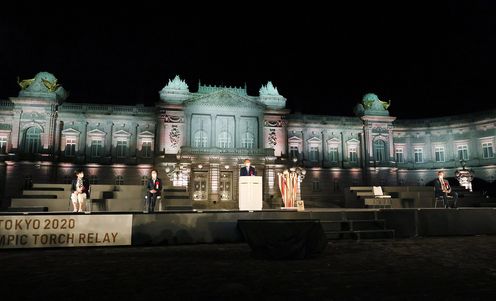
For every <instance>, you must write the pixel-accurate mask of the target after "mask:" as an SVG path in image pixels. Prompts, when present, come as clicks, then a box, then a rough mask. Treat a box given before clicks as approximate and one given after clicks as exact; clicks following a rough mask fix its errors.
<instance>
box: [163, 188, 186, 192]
mask: <svg viewBox="0 0 496 301" xmlns="http://www.w3.org/2000/svg"><path fill="white" fill-rule="evenodd" d="M164 191H165V192H188V190H187V189H186V188H164Z"/></svg>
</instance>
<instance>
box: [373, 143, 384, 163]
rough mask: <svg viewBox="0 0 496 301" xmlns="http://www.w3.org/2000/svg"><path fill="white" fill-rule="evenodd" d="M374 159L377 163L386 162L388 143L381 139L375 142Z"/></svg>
mask: <svg viewBox="0 0 496 301" xmlns="http://www.w3.org/2000/svg"><path fill="white" fill-rule="evenodd" d="M374 159H375V160H376V161H377V162H384V161H386V143H385V142H384V141H382V140H380V139H377V140H375V141H374Z"/></svg>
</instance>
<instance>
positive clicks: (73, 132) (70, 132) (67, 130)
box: [62, 128, 81, 136]
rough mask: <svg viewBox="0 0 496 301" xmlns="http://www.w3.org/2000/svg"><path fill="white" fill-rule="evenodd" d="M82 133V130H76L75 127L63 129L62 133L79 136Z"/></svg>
mask: <svg viewBox="0 0 496 301" xmlns="http://www.w3.org/2000/svg"><path fill="white" fill-rule="evenodd" d="M80 134H81V132H80V131H78V130H75V129H73V128H68V129H65V130H63V131H62V135H64V136H79V135H80Z"/></svg>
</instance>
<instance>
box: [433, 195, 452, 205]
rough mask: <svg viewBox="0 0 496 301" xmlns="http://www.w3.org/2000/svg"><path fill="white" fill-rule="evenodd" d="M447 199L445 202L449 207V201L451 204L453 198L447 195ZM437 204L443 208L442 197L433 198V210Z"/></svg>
mask: <svg viewBox="0 0 496 301" xmlns="http://www.w3.org/2000/svg"><path fill="white" fill-rule="evenodd" d="M447 198H448V200H447V202H448V205H449V203H450V201H451V202H453V196H451V195H448V196H447ZM438 202H441V206H442V207H443V208H444V198H443V197H442V196H437V197H435V198H434V208H437V203H438Z"/></svg>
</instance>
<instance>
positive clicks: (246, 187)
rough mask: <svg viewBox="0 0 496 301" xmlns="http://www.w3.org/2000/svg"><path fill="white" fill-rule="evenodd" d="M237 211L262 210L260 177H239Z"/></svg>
mask: <svg viewBox="0 0 496 301" xmlns="http://www.w3.org/2000/svg"><path fill="white" fill-rule="evenodd" d="M239 210H262V177H253V176H252V177H239Z"/></svg>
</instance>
